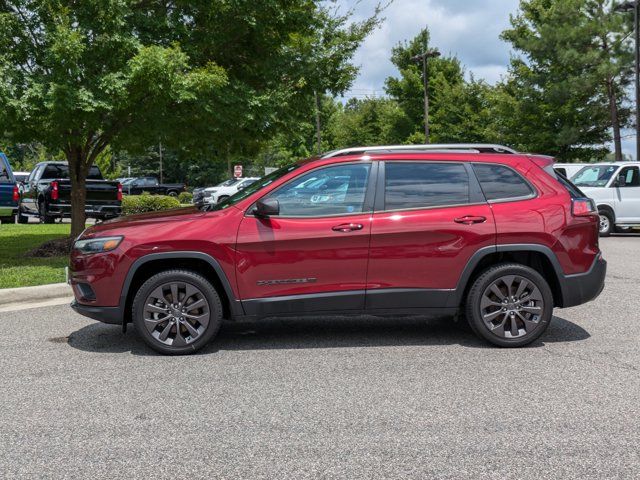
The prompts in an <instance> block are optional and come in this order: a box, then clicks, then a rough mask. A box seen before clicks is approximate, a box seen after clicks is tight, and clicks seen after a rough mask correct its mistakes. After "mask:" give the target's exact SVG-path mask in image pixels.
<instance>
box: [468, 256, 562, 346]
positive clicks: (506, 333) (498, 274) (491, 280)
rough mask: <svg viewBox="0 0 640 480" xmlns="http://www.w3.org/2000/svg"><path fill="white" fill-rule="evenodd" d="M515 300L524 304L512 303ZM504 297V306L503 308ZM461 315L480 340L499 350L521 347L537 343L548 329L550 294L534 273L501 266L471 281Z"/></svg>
mask: <svg viewBox="0 0 640 480" xmlns="http://www.w3.org/2000/svg"><path fill="white" fill-rule="evenodd" d="M509 282H511V283H509ZM522 282H524V284H523V283H522ZM494 286H495V287H497V289H498V291H499V292H500V294H501V295H502V297H500V296H499V295H497V292H495V290H494V289H493V287H494ZM521 288H523V290H522V291H520V289H521ZM514 290H515V291H514ZM507 292H510V294H509V296H507V295H506V293H507ZM515 296H518V297H520V298H521V299H522V300H525V301H524V302H522V303H520V301H513V300H512V299H513V298H514V297H515ZM505 297H507V300H508V303H506V304H504V306H503V302H504V298H505ZM510 313H511V314H510ZM465 314H466V317H467V321H468V322H469V326H470V327H471V329H472V330H473V331H474V333H475V334H476V335H478V336H479V337H480V338H483V339H484V340H487V341H488V342H490V343H492V344H494V345H497V346H499V347H523V346H525V345H528V344H530V343H531V342H533V341H535V340H537V339H538V338H539V337H540V336H541V335H542V334H543V333H544V332H545V330H546V329H547V327H548V326H549V323H550V322H551V318H552V316H553V294H552V293H551V288H550V287H549V284H548V283H547V281H546V280H545V279H544V278H543V277H542V275H540V274H539V273H538V272H537V271H535V270H534V269H532V268H530V267H527V266H525V265H521V264H518V263H503V264H499V265H495V266H493V267H490V268H488V269H487V270H485V271H484V272H483V273H481V274H480V276H478V277H477V278H476V279H475V281H474V282H473V284H472V286H471V289H470V290H469V293H468V295H467V298H466V305H465ZM483 317H484V318H483ZM514 322H515V323H514ZM514 333H515V334H514Z"/></svg>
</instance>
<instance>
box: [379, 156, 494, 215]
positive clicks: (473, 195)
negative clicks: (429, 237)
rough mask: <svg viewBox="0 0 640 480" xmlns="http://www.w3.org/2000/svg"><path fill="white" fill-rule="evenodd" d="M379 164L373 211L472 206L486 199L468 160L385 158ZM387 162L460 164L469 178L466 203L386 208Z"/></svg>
mask: <svg viewBox="0 0 640 480" xmlns="http://www.w3.org/2000/svg"><path fill="white" fill-rule="evenodd" d="M380 163H381V165H380V168H379V170H378V182H377V184H376V199H375V208H374V212H375V213H386V212H390V213H391V212H412V211H418V210H434V209H438V208H440V209H442V208H455V207H464V206H473V205H484V204H486V203H487V202H486V199H485V198H484V194H483V193H482V189H480V184H479V182H478V179H477V178H476V176H475V174H474V173H473V169H472V168H471V166H470V164H469V162H464V161H457V160H453V161H450V160H431V159H429V160H413V159H411V160H409V159H406V160H405V159H398V160H390V161H389V160H385V161H382V160H381V161H380ZM387 163H388V164H394V163H419V164H434V163H435V164H444V165H462V167H463V168H464V169H465V171H466V173H467V177H468V179H469V201H468V202H466V203H456V204H450V205H431V206H426V205H423V206H421V207H410V208H409V207H408V208H394V209H387V208H386V183H387V176H386V166H387Z"/></svg>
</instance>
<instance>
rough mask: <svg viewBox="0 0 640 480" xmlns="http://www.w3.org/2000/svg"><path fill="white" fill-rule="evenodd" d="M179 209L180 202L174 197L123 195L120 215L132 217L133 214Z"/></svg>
mask: <svg viewBox="0 0 640 480" xmlns="http://www.w3.org/2000/svg"><path fill="white" fill-rule="evenodd" d="M172 208H180V201H179V200H178V199H177V198H175V197H169V196H166V195H149V194H148V193H143V194H142V195H125V196H124V197H122V214H123V215H133V214H134V213H145V212H157V211H161V210H171V209H172Z"/></svg>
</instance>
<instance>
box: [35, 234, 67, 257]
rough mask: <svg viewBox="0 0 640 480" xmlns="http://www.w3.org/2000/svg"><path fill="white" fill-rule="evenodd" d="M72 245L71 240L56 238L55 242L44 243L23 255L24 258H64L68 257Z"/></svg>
mask: <svg viewBox="0 0 640 480" xmlns="http://www.w3.org/2000/svg"><path fill="white" fill-rule="evenodd" d="M72 245H73V240H72V239H71V238H70V237H65V238H56V239H55V240H49V241H47V242H44V243H43V244H42V245H40V246H38V247H36V248H34V249H33V250H30V251H28V252H27V253H25V254H24V256H25V257H33V258H51V257H64V256H67V255H69V252H71V246H72Z"/></svg>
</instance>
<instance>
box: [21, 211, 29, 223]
mask: <svg viewBox="0 0 640 480" xmlns="http://www.w3.org/2000/svg"><path fill="white" fill-rule="evenodd" d="M18 223H20V224H25V223H29V217H27V216H26V215H23V214H22V213H21V212H20V211H18Z"/></svg>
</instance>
